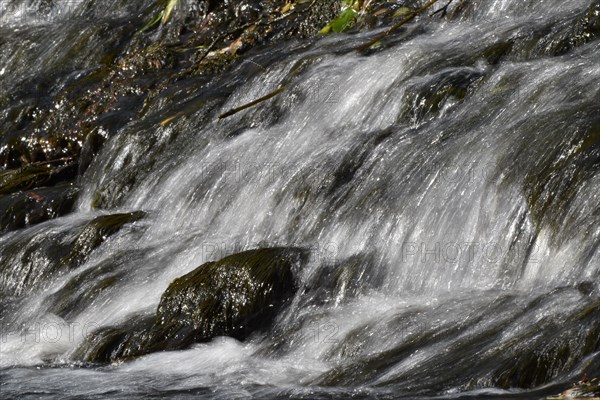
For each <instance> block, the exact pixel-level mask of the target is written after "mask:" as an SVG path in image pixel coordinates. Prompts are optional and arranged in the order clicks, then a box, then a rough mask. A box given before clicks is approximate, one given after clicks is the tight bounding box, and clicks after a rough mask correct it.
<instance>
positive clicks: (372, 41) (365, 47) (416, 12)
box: [356, 0, 439, 51]
mask: <svg viewBox="0 0 600 400" xmlns="http://www.w3.org/2000/svg"><path fill="white" fill-rule="evenodd" d="M438 1H439V0H431V1H430V2H429V3H427V4H425V5H424V6H423V7H421V8H419V9H418V10H417V11H415V12H413V13H412V14H410V15H409V16H408V17H406V18H404V19H403V20H402V21H400V22H398V23H397V24H396V25H394V26H392V27H391V28H390V29H388V30H387V31H385V32H384V33H382V34H380V35H377V36H376V37H375V38H374V39H372V40H370V41H369V42H367V43H365V44H363V45H360V46H358V47H357V48H356V51H365V50H366V49H368V48H369V47H371V46H373V45H374V44H375V43H377V42H379V41H380V40H381V39H384V38H386V37H387V36H388V35H389V34H390V33H392V32H394V31H396V30H398V29H399V28H400V27H401V26H402V25H404V24H406V23H407V22H410V21H412V20H413V19H414V18H415V17H416V16H417V15H419V14H421V13H423V11H425V10H427V9H428V8H429V7H431V6H432V5H434V4H435V3H437V2H438Z"/></svg>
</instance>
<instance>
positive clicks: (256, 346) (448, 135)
mask: <svg viewBox="0 0 600 400" xmlns="http://www.w3.org/2000/svg"><path fill="white" fill-rule="evenodd" d="M25 3H27V5H28V7H24V8H23V7H21V8H19V7H17V6H15V4H17V5H21V6H23V4H25ZM46 3H47V2H26V1H23V2H17V1H14V2H11V1H5V2H3V3H1V5H0V7H4V9H3V14H2V15H3V19H2V21H1V25H0V35H1V38H0V51H1V52H2V53H1V59H0V87H1V88H2V90H3V92H5V93H6V92H11V93H17V94H18V96H19V97H18V98H19V101H21V102H23V103H27V104H34V106H36V107H43V106H46V108H49V109H52V107H54V108H55V110H56V112H57V113H60V112H68V111H65V110H63V109H61V104H59V103H56V104H53V103H52V99H51V98H50V97H45V95H40V91H41V92H43V93H52V92H57V91H59V90H61V87H63V86H65V85H69V84H72V82H79V80H80V79H81V76H83V75H85V74H88V73H89V72H90V71H93V70H94V68H95V67H96V65H98V64H99V63H100V62H101V60H102V57H103V56H104V54H105V53H106V52H107V51H108V49H114V48H119V46H121V41H124V40H126V38H127V37H129V36H130V35H132V34H133V32H135V30H136V29H139V27H140V20H142V19H143V18H140V17H139V15H141V13H143V10H144V7H145V6H146V5H144V4H141V3H144V2H143V1H134V2H130V3H129V4H124V3H125V2H118V1H113V2H110V1H108V2H105V3H104V6H106V7H104V8H101V7H100V6H97V7H96V8H94V7H95V6H94V3H95V2H94V1H92V0H81V1H77V2H73V1H67V0H64V1H58V2H56V4H55V5H54V6H53V7H50V6H48V7H50V8H47V9H46V8H44V7H42V4H46ZM146 3H147V2H146ZM473 3H474V6H473V7H472V8H471V9H470V10H468V12H465V13H464V14H463V15H461V16H460V18H456V19H454V20H447V19H439V18H423V19H421V20H420V21H419V22H418V23H414V24H409V25H407V27H405V28H403V29H401V30H399V31H398V32H397V33H395V34H394V35H392V36H390V38H389V39H388V41H387V42H386V45H385V46H384V48H381V49H378V50H376V51H371V52H370V53H369V54H359V53H357V52H356V51H354V48H355V47H356V46H358V45H360V44H362V43H364V42H365V41H368V40H369V39H370V38H371V37H373V34H374V33H377V32H380V31H375V32H366V33H357V34H341V35H338V34H334V35H330V36H326V37H319V38H314V39H309V40H303V41H302V40H300V41H290V42H284V43H283V44H279V45H277V46H272V47H269V48H262V49H261V48H257V49H255V50H252V51H251V52H250V53H249V54H248V55H247V56H246V57H245V58H244V59H243V60H242V61H240V62H238V63H235V64H234V66H233V67H232V68H231V69H230V70H229V71H227V72H225V73H223V74H220V75H217V76H216V77H215V78H213V79H211V80H206V79H205V78H202V77H197V78H186V79H183V80H181V81H179V82H176V83H174V84H173V85H172V87H170V88H168V89H167V90H166V91H165V92H163V93H162V94H160V95H158V96H157V97H154V98H153V99H152V101H150V102H149V103H148V104H146V105H145V107H146V108H145V112H144V114H143V115H141V116H138V114H136V113H134V112H132V111H131V110H130V107H129V105H128V104H127V103H124V104H119V107H117V108H116V110H117V111H115V112H114V113H112V115H110V116H108V117H107V118H106V119H105V120H103V121H98V122H97V124H98V131H99V132H100V134H101V135H104V137H105V138H106V143H105V144H104V146H103V147H102V149H101V150H100V152H99V154H98V155H97V156H96V157H95V158H94V159H93V161H91V165H90V166H89V168H88V169H87V170H86V171H85V173H83V175H82V176H81V177H80V178H79V180H78V185H79V186H80V188H81V190H80V192H79V195H78V197H77V200H76V204H75V211H74V212H72V213H70V214H67V215H64V216H61V217H58V218H55V219H52V220H49V221H46V222H43V223H40V224H36V225H31V226H28V227H25V228H24V229H19V230H14V231H11V232H7V233H5V234H3V236H1V237H0V293H2V301H1V306H2V310H1V311H0V323H1V324H2V329H3V331H2V341H1V343H0V345H1V351H0V393H1V395H0V397H2V398H7V399H8V398H46V397H48V398H50V397H52V398H108V397H110V398H132V397H145V398H164V397H167V396H174V397H177V398H188V397H189V398H210V399H242V398H261V399H262V398H264V399H275V398H298V399H300V398H302V399H320V398H323V399H328V398H332V399H333V398H357V399H362V398H365V399H366V398H373V399H385V398H404V397H407V398H414V397H423V398H425V397H442V398H451V397H452V398H454V397H461V396H465V397H469V396H471V397H474V398H481V397H486V396H487V397H498V398H507V397H544V396H546V395H548V394H552V393H554V392H556V388H557V387H562V386H560V385H563V384H565V383H568V382H572V381H574V380H577V379H578V378H579V377H580V376H581V375H582V374H583V373H584V372H587V373H588V374H589V375H590V376H591V375H594V374H595V375H598V374H599V373H600V339H599V336H600V288H599V285H598V282H600V41H599V40H592V39H593V37H591V39H590V37H588V39H589V40H586V37H585V33H581V34H580V35H579V36H580V37H583V39H581V40H575V39H570V38H571V37H572V35H573V34H574V33H573V32H574V31H576V30H577V29H580V28H581V27H580V25H581V21H582V19H584V18H588V19H590V18H592V19H593V18H595V22H594V23H595V24H599V23H600V22H598V18H599V16H600V3H598V2H597V1H591V0H571V1H566V2H565V1H561V0H545V1H541V0H486V1H483V0H481V1H474V2H473ZM11 4H12V6H13V7H12V8H10V7H9V6H10V5H11ZM184 4H187V3H185V2H184ZM108 5H110V7H109V6H108ZM184 7H185V5H184ZM9 8H10V9H9ZM82 10H86V11H85V13H88V15H90V14H89V13H94V14H93V15H94V16H95V17H94V18H93V19H91V21H93V22H90V20H88V19H84V18H82V15H83V11H82ZM73 14H75V15H74V16H73ZM24 15H28V16H29V17H27V18H25V17H24ZM36 16H37V17H36ZM132 21H134V22H135V21H137V22H135V23H134V22H132ZM588 22H589V21H588ZM578 24H579V25H578ZM596 29H597V28H596ZM103 31H107V32H112V35H109V36H108V38H109V39H107V38H106V35H104V36H103V34H102V32H103ZM78 35H82V36H85V38H86V39H85V40H84V39H81V43H78V44H77V46H76V47H77V49H76V50H74V49H73V44H72V42H73V41H74V40H77V37H78ZM66 43H70V44H69V45H66ZM82 85H83V84H82ZM280 86H285V90H283V92H281V93H280V94H278V95H277V96H275V97H273V98H272V99H270V100H268V101H265V102H262V103H261V104H259V105H257V106H256V107H253V108H250V109H248V110H245V111H242V112H239V113H237V114H235V115H233V116H230V117H228V118H224V119H221V120H219V119H218V116H219V115H220V114H222V113H224V112H226V111H228V110H230V109H232V108H234V107H238V106H240V105H242V104H244V103H248V102H249V101H251V100H253V99H257V98H259V97H261V96H264V95H266V94H267V93H269V92H272V91H274V90H276V89H277V88H279V87H280ZM82 90H84V89H82ZM28 102H29V103H28ZM3 108H4V110H3V111H2V112H3V113H4V114H3V116H2V118H8V115H9V112H11V110H12V109H11V108H10V107H8V106H6V105H5V104H3ZM10 115H12V114H10ZM171 118H172V119H171ZM167 119H169V120H168V121H167ZM115 120H117V121H119V123H118V124H117V123H115V122H114V121H115ZM161 122H162V123H161ZM115 125H118V129H116V131H115V132H110V133H109V131H110V129H111V126H115ZM137 211H142V212H144V213H145V214H139V215H140V216H141V217H140V218H137V217H136V218H135V221H132V222H130V223H127V224H124V226H123V227H122V229H120V230H119V231H118V232H116V233H114V234H113V233H112V232H111V234H110V235H106V237H104V238H103V239H105V240H103V241H102V243H101V244H100V245H99V246H98V247H97V248H95V249H94V250H93V251H91V252H90V254H89V256H86V257H85V259H83V258H82V259H81V260H80V263H79V264H78V266H77V267H76V268H75V267H74V268H67V269H64V270H61V269H60V268H56V265H58V264H57V263H60V262H62V261H64V258H61V256H57V255H56V254H57V253H58V252H60V251H61V250H58V249H61V246H64V245H65V243H70V241H72V240H73V238H74V237H76V236H77V235H78V234H79V233H80V232H81V230H82V227H84V226H86V224H88V223H89V222H90V221H92V220H94V219H95V218H97V217H99V216H103V215H109V214H116V213H129V212H137ZM136 215H138V214H136ZM142 215H143V216H142ZM272 246H294V247H302V248H306V249H309V250H310V258H309V260H308V261H307V262H306V263H305V264H303V265H302V266H301V268H300V269H299V270H298V271H297V275H298V281H299V287H300V290H298V292H297V293H296V294H295V296H294V298H293V299H292V300H291V302H290V303H289V304H288V305H287V306H286V307H285V308H284V309H283V310H282V311H281V312H280V313H279V315H278V317H277V319H276V321H275V323H274V325H273V326H272V327H270V328H269V329H268V330H266V331H263V332H260V333H257V334H255V335H252V336H251V337H250V338H248V339H247V340H245V341H243V342H240V341H237V340H235V339H232V338H225V337H223V338H215V339H213V340H212V341H211V342H209V343H201V344H195V345H193V346H192V347H191V348H189V349H186V350H180V351H169V352H157V353H152V354H148V355H145V356H143V357H140V358H137V359H135V360H132V361H128V362H124V363H113V364H109V365H97V364H91V363H87V362H85V361H84V360H82V359H80V357H79V354H80V353H79V352H78V349H79V348H80V347H81V345H82V343H83V342H84V341H85V340H86V339H85V338H86V336H89V335H93V334H94V333H93V332H94V331H95V330H97V329H100V328H105V327H111V326H120V325H123V324H127V323H128V321H133V320H134V318H136V317H137V316H140V315H148V314H151V313H153V312H154V311H155V310H156V308H157V305H158V303H159V301H160V299H161V295H162V293H163V292H164V291H165V289H166V288H167V286H168V285H169V283H170V282H171V281H173V279H175V278H177V277H179V276H182V275H184V274H186V273H188V272H189V271H192V270H193V269H195V268H196V267H198V266H199V265H201V264H202V263H204V262H207V261H212V260H218V259H221V258H223V257H225V256H227V255H230V254H233V253H236V252H240V251H242V250H248V249H254V248H258V247H272ZM341 264H345V265H350V264H351V265H352V268H353V269H351V271H352V272H350V273H351V274H355V275H354V276H353V277H351V278H349V279H348V280H347V281H344V284H342V285H339V284H338V285H337V286H336V285H329V284H328V283H327V282H328V279H329V277H330V276H331V270H332V269H335V267H336V266H338V265H341ZM50 271H51V272H50Z"/></svg>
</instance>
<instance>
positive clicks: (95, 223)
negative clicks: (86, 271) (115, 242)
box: [61, 211, 146, 268]
mask: <svg viewBox="0 0 600 400" xmlns="http://www.w3.org/2000/svg"><path fill="white" fill-rule="evenodd" d="M145 216H146V213H145V212H143V211H135V212H130V213H123V214H110V215H103V216H100V217H97V218H94V219H93V220H92V221H90V222H89V223H87V224H86V225H85V226H84V228H83V230H82V231H81V233H79V235H78V236H77V238H76V239H75V241H74V242H73V244H72V246H71V251H70V252H69V254H67V255H66V256H65V257H63V259H62V260H61V263H62V264H63V265H64V266H65V267H67V268H73V267H76V266H78V265H80V264H82V263H83V262H85V260H87V258H88V257H89V255H90V254H91V252H92V251H93V250H94V249H96V248H97V247H98V246H100V245H101V244H102V242H104V241H105V240H106V239H107V238H108V237H110V236H112V235H114V234H115V233H117V232H118V231H119V230H120V229H121V228H122V227H123V226H124V225H125V224H129V223H132V222H135V221H139V220H140V219H142V218H144V217H145Z"/></svg>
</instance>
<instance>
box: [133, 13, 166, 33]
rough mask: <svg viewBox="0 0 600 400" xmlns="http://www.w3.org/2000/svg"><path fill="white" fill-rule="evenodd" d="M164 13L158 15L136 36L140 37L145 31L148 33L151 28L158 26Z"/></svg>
mask: <svg viewBox="0 0 600 400" xmlns="http://www.w3.org/2000/svg"><path fill="white" fill-rule="evenodd" d="M163 12H164V11H161V12H159V13H158V15H157V16H156V17H155V18H154V19H153V20H152V21H150V22H148V23H147V24H146V25H145V26H144V27H143V28H142V29H140V30H139V31H137V32H136V33H135V34H136V35H138V34H140V33H142V32H144V31H147V30H148V29H150V28H151V27H153V26H154V25H156V24H157V23H158V21H160V19H161V18H162V16H163Z"/></svg>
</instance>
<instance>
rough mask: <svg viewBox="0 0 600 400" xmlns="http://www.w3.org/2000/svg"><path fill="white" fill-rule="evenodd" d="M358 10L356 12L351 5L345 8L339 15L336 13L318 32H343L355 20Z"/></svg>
mask: <svg viewBox="0 0 600 400" xmlns="http://www.w3.org/2000/svg"><path fill="white" fill-rule="evenodd" d="M357 15H358V12H356V11H355V10H354V9H353V8H352V7H348V8H346V9H345V10H344V11H342V13H341V14H340V15H338V16H337V17H336V18H335V19H334V20H333V21H331V22H330V23H328V24H327V25H325V26H324V27H323V29H321V31H320V33H321V34H323V35H325V34H327V33H329V32H331V31H334V32H344V31H346V30H348V29H350V28H352V26H353V25H354V23H355V22H356V17H357Z"/></svg>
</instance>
